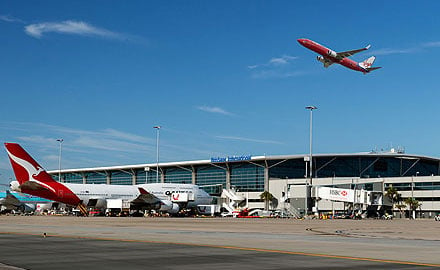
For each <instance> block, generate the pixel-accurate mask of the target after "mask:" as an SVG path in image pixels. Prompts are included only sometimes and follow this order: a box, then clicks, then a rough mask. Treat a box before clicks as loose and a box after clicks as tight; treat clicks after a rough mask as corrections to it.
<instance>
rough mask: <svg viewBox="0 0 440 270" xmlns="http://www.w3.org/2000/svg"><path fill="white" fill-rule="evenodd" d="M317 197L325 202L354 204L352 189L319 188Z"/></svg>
mask: <svg viewBox="0 0 440 270" xmlns="http://www.w3.org/2000/svg"><path fill="white" fill-rule="evenodd" d="M317 195H318V197H319V198H321V199H324V200H333V201H343V202H354V190H352V189H343V188H330V187H319V188H318V194H317Z"/></svg>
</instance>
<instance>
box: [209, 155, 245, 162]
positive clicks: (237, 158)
mask: <svg viewBox="0 0 440 270" xmlns="http://www.w3.org/2000/svg"><path fill="white" fill-rule="evenodd" d="M251 159H252V156H251V155H243V156H229V157H212V158H211V163H222V162H234V161H246V160H251Z"/></svg>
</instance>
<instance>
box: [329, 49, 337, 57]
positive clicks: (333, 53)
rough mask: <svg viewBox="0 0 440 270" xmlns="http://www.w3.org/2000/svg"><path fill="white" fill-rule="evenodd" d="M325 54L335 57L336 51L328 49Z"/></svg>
mask: <svg viewBox="0 0 440 270" xmlns="http://www.w3.org/2000/svg"><path fill="white" fill-rule="evenodd" d="M327 55H328V56H331V57H336V56H338V53H337V52H335V51H332V50H328V51H327Z"/></svg>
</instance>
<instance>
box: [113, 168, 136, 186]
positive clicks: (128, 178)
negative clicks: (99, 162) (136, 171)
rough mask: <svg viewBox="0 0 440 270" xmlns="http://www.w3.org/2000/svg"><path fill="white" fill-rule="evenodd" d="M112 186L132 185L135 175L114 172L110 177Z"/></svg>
mask: <svg viewBox="0 0 440 270" xmlns="http://www.w3.org/2000/svg"><path fill="white" fill-rule="evenodd" d="M110 184H113V185H132V184H133V175H132V174H131V173H129V172H125V171H113V172H111V175H110Z"/></svg>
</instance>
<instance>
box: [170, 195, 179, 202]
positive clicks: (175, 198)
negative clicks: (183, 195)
mask: <svg viewBox="0 0 440 270" xmlns="http://www.w3.org/2000/svg"><path fill="white" fill-rule="evenodd" d="M179 195H180V194H173V195H172V196H173V201H177V200H179V197H180V196H179Z"/></svg>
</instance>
